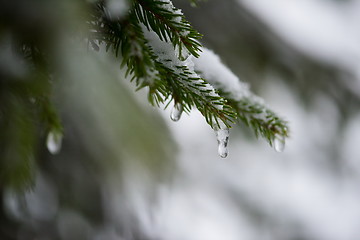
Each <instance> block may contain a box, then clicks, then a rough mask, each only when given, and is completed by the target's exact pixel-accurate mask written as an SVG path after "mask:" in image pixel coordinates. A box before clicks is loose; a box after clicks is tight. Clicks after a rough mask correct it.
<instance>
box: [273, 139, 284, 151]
mask: <svg viewBox="0 0 360 240" xmlns="http://www.w3.org/2000/svg"><path fill="white" fill-rule="evenodd" d="M274 148H275V151H277V152H283V151H284V149H285V137H284V136H276V137H275V139H274Z"/></svg>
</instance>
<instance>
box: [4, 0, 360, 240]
mask: <svg viewBox="0 0 360 240" xmlns="http://www.w3.org/2000/svg"><path fill="white" fill-rule="evenodd" d="M173 2H174V5H175V6H176V7H178V8H181V9H182V10H183V12H184V14H185V16H186V17H187V19H188V20H189V21H190V22H191V23H192V24H193V26H194V27H195V29H197V30H198V31H199V32H200V33H202V34H204V37H203V40H202V43H203V44H204V46H206V47H208V48H210V49H213V50H214V51H215V52H216V53H217V54H218V55H219V56H220V57H221V58H222V60H223V62H224V63H225V64H226V65H227V66H229V68H230V69H231V70H232V71H233V72H234V73H235V74H236V75H238V76H239V77H240V79H241V80H242V81H244V82H248V83H249V84H250V85H251V89H252V90H253V91H254V92H256V93H257V94H258V95H259V96H261V97H262V98H263V99H264V100H265V102H266V103H267V104H268V105H269V106H270V108H271V109H273V110H274V111H275V112H277V113H278V114H279V115H280V116H282V117H284V118H285V119H286V120H288V122H289V126H290V138H289V139H288V141H287V142H286V147H285V151H284V152H283V153H277V152H275V151H274V149H272V148H271V147H270V146H269V145H268V144H267V143H266V141H265V140H262V139H256V138H255V137H254V136H253V134H252V131H251V130H249V129H247V128H246V127H244V126H242V125H241V124H238V125H237V126H235V127H234V128H233V129H231V132H230V147H229V156H228V157H227V158H226V159H222V158H220V157H219V156H218V155H217V143H216V138H215V134H214V132H213V131H212V130H211V128H210V127H209V126H208V125H207V124H206V122H205V120H204V118H203V117H202V116H201V115H200V114H199V113H198V112H197V111H196V110H194V111H192V112H191V113H190V114H189V115H186V114H184V115H183V116H182V118H181V120H180V121H179V122H172V121H171V120H170V117H169V116H170V111H171V109H169V108H167V109H165V110H163V109H158V108H154V107H152V106H150V104H149V102H148V101H147V92H146V90H141V91H138V92H135V86H134V84H132V83H129V81H128V80H127V79H125V77H124V72H123V70H120V68H119V65H120V62H121V60H119V59H115V58H113V57H111V56H110V55H109V54H106V53H105V51H103V49H100V51H99V52H96V51H92V50H91V48H90V50H87V51H83V50H82V47H79V46H82V45H81V41H76V40H74V39H73V38H70V40H69V38H68V36H76V37H79V39H80V38H81V37H83V35H82V34H83V32H82V29H83V27H84V26H82V24H83V23H82V17H83V15H84V12H83V11H84V8H86V4H83V3H82V1H69V0H67V1H55V0H49V1H40V0H31V1H25V0H23V1H21V0H17V1H6V0H4V1H0V18H1V20H0V24H1V25H0V138H1V139H0V154H1V155H0V157H1V159H0V162H1V164H0V206H1V211H0V239H41V240H45V239H77V240H78V239H96V240H105V239H106V240H108V239H109V240H113V239H114V240H115V239H120V240H144V239H149V240H153V239H154V240H155V239H156V240H157V239H161V240H170V239H171V240H242V239H244V240H357V239H359V236H360V188H359V186H360V162H359V161H360V156H359V155H360V150H359V147H358V145H359V143H360V111H359V107H360V71H359V69H360V68H359V63H360V1H359V0H293V1H286V0H227V1H215V0H208V1H205V2H204V1H203V2H200V4H199V6H198V7H196V8H193V7H191V6H190V4H189V2H188V1H185V0H176V1H175V0H174V1H173ZM108 4H109V6H112V9H115V10H114V11H116V12H118V13H119V14H120V15H121V14H124V13H125V12H126V10H127V4H126V1H121V0H118V1H116V0H109V1H108ZM25 40H26V41H27V42H34V43H36V44H37V46H41V47H42V49H43V50H44V52H46V53H47V54H48V55H47V56H51V59H50V62H51V64H50V65H51V66H52V67H53V68H54V69H55V72H56V74H54V75H51V76H48V77H50V79H51V81H50V84H48V83H47V82H48V81H45V80H44V78H45V77H44V76H42V75H41V74H40V75H36V74H35V75H34V73H33V72H32V66H30V65H29V64H28V62H27V61H26V60H24V59H22V58H21V57H20V54H17V51H16V50H14V49H15V47H14V46H17V44H19V43H21V42H22V41H25ZM22 51H26V49H22ZM32 52H34V51H32ZM35 52H36V51H35ZM21 54H23V52H21ZM30 57H32V58H34V57H37V58H41V57H42V56H37V55H34V54H33V55H32V56H30ZM44 99H46V100H44ZM48 100H49V101H50V102H52V103H53V104H54V106H55V107H54V109H51V108H49V107H48V106H47V101H48ZM38 106H41V108H44V109H46V111H47V112H50V114H49V116H53V115H55V114H58V115H59V117H60V119H61V122H62V125H63V128H62V129H61V128H60V127H58V123H56V121H55V120H51V119H52V118H51V119H50V120H47V122H50V123H52V124H50V125H49V126H51V129H50V130H49V131H50V132H51V131H53V132H54V134H55V135H56V134H59V135H62V134H60V132H63V139H62V144H61V145H62V146H61V150H60V151H59V153H58V154H51V153H50V152H49V150H48V149H47V146H46V145H48V144H50V145H51V144H52V145H54V144H55V145H56V146H55V152H56V148H60V146H59V142H60V141H58V139H55V140H50V142H49V139H47V131H43V130H41V129H42V128H41V126H39V125H41V124H39V122H42V121H40V120H39V118H40V119H42V117H38V116H37V115H36V114H34V112H37V111H38V109H37V108H38ZM55 112H56V113H55ZM54 119H56V118H55V117H54ZM54 122H55V123H54ZM45 128H48V127H45ZM39 129H40V130H39ZM60 138H61V137H60ZM50 149H51V147H50ZM24 159H26V161H25V160H24ZM10 173H11V174H10ZM13 173H17V174H13ZM14 176H16V177H14ZM26 179H33V180H32V182H31V183H29V186H30V187H29V188H27V190H25V191H19V190H17V189H18V186H22V185H24V184H23V182H26V181H27V180H26ZM9 186H11V187H9Z"/></svg>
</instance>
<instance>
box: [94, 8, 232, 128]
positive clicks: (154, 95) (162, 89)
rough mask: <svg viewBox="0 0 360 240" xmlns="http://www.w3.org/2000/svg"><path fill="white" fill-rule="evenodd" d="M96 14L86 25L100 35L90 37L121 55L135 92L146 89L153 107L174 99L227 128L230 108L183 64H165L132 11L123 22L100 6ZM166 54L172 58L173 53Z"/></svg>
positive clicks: (230, 114)
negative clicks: (222, 123) (102, 42)
mask: <svg viewBox="0 0 360 240" xmlns="http://www.w3.org/2000/svg"><path fill="white" fill-rule="evenodd" d="M98 11H99V12H98V16H97V20H96V19H93V20H94V21H90V22H89V23H90V24H92V25H94V26H93V31H92V32H95V33H102V34H103V35H102V36H101V35H99V34H93V37H95V38H96V36H100V38H97V40H99V41H104V42H105V43H106V49H107V50H109V49H110V48H111V49H112V50H113V52H114V54H115V56H119V55H121V56H122V66H124V65H126V66H127V74H128V75H131V76H132V78H131V80H135V82H136V85H137V87H138V89H139V88H143V87H146V86H147V87H149V101H150V102H151V103H152V104H153V105H155V104H156V105H159V104H160V103H165V101H169V102H170V101H171V100H172V99H174V101H175V102H176V103H181V104H182V105H183V106H184V108H185V110H187V111H189V110H190V109H191V108H192V107H194V106H195V107H197V108H198V109H199V111H200V112H201V113H202V114H203V115H204V117H205V119H206V121H207V122H208V123H209V124H210V125H211V126H213V124H214V122H213V121H214V119H215V120H216V119H220V120H222V121H223V122H224V123H226V124H227V125H229V122H231V121H232V120H231V119H232V118H233V117H234V116H235V114H234V113H233V112H232V111H231V107H230V106H228V105H226V103H225V101H224V99H222V98H221V97H220V96H219V95H218V94H216V93H215V91H214V90H213V88H212V87H211V86H210V85H209V84H208V83H207V82H206V81H205V80H204V79H202V78H200V77H198V76H197V75H196V74H195V73H194V72H191V71H190V70H189V69H188V67H187V66H186V65H180V64H178V62H176V63H174V62H172V60H170V59H166V60H165V62H167V64H165V63H164V61H163V60H164V59H160V58H159V56H158V55H156V54H155V53H154V51H153V49H152V48H151V46H150V44H149V43H148V41H147V39H146V38H145V37H144V33H143V31H142V29H141V27H140V26H139V22H137V20H138V19H137V18H136V17H135V14H134V12H133V11H131V12H130V14H129V16H128V18H127V19H126V20H125V21H119V20H116V21H114V20H111V18H110V17H109V16H107V12H106V9H105V8H104V6H103V5H101V4H100V5H99V6H98ZM134 11H135V10H134ZM94 30H95V31H94ZM160 41H161V40H160ZM172 49H173V48H172ZM169 54H170V55H171V54H172V55H174V50H172V52H171V53H169ZM170 62H171V63H170Z"/></svg>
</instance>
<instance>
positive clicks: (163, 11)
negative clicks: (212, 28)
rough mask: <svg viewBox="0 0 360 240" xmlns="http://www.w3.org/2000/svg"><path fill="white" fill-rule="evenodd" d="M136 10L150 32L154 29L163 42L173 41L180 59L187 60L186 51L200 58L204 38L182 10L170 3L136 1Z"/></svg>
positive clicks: (150, 0)
mask: <svg viewBox="0 0 360 240" xmlns="http://www.w3.org/2000/svg"><path fill="white" fill-rule="evenodd" d="M136 2H137V3H139V4H135V5H134V10H135V13H136V16H137V18H138V19H139V21H140V22H141V23H143V24H144V25H145V26H146V27H147V29H148V30H149V31H150V29H152V30H153V31H154V32H156V34H157V35H158V36H159V37H160V39H161V40H162V41H166V42H168V41H171V43H172V44H173V46H174V47H176V48H177V49H178V54H179V56H180V58H186V55H187V54H186V53H185V54H184V49H186V50H187V51H189V52H190V53H191V54H192V55H194V56H195V57H198V56H199V52H200V51H201V44H200V43H199V41H198V40H199V39H200V38H201V37H202V35H201V34H200V33H198V32H197V31H196V30H195V29H194V28H193V27H192V26H191V25H190V23H189V22H188V21H187V20H186V19H185V17H184V15H183V14H182V12H181V10H179V9H177V8H175V7H174V6H173V5H172V3H171V2H170V1H167V0H162V1H153V0H136Z"/></svg>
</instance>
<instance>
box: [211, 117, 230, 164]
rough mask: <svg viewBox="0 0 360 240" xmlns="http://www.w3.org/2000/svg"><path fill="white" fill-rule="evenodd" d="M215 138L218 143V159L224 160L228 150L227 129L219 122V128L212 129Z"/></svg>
mask: <svg viewBox="0 0 360 240" xmlns="http://www.w3.org/2000/svg"><path fill="white" fill-rule="evenodd" d="M214 130H215V134H216V138H217V141H218V153H219V155H220V157H222V158H226V157H227V155H228V153H229V150H228V143H229V134H230V132H229V128H228V127H227V126H226V125H225V124H224V123H222V122H221V124H220V128H219V126H217V125H216V126H215V127H214Z"/></svg>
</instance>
